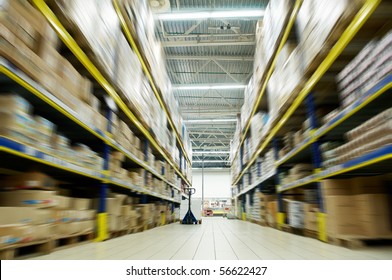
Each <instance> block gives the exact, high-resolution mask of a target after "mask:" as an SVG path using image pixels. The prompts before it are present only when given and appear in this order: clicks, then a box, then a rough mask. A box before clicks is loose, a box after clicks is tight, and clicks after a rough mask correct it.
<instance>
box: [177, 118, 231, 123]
mask: <svg viewBox="0 0 392 280" xmlns="http://www.w3.org/2000/svg"><path fill="white" fill-rule="evenodd" d="M236 121H237V119H200V120H183V122H184V123H209V122H212V123H214V122H236Z"/></svg>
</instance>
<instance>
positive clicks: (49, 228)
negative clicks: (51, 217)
mask: <svg viewBox="0 0 392 280" xmlns="http://www.w3.org/2000/svg"><path fill="white" fill-rule="evenodd" d="M54 235H56V225H55V224H53V223H52V224H41V225H35V226H34V228H33V237H32V238H33V240H42V239H48V238H51V237H53V236H54Z"/></svg>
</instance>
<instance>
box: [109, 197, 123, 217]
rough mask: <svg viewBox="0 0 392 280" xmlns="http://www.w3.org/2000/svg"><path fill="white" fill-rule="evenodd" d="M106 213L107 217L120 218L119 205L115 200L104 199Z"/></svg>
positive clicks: (118, 201) (117, 200)
mask: <svg viewBox="0 0 392 280" xmlns="http://www.w3.org/2000/svg"><path fill="white" fill-rule="evenodd" d="M106 212H107V213H108V214H109V215H115V216H120V215H121V203H120V200H119V199H116V198H106Z"/></svg>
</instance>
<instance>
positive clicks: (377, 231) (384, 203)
mask: <svg viewBox="0 0 392 280" xmlns="http://www.w3.org/2000/svg"><path fill="white" fill-rule="evenodd" d="M354 199H355V204H356V209H357V215H358V220H359V224H360V226H361V227H362V230H363V234H364V235H366V236H375V237H377V236H383V235H388V234H391V233H392V225H391V216H390V211H391V209H390V205H389V197H388V195H387V194H360V195H355V196H354Z"/></svg>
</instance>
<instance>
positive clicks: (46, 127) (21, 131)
mask: <svg viewBox="0 0 392 280" xmlns="http://www.w3.org/2000/svg"><path fill="white" fill-rule="evenodd" d="M32 110H33V107H32V106H31V105H30V104H29V103H28V102H27V101H26V100H25V99H23V98H22V97H20V96H18V95H15V94H8V93H4V94H0V115H1V116H2V120H3V121H2V122H1V124H0V133H1V134H2V136H5V137H8V138H11V139H13V140H15V141H18V142H22V143H23V144H27V145H29V146H32V147H34V148H37V149H39V150H42V151H44V152H49V153H53V152H54V151H55V154H56V156H57V157H59V158H62V159H65V160H67V161H70V162H72V163H74V164H77V165H79V166H83V167H86V168H90V169H96V170H100V169H101V168H102V158H100V157H99V156H98V154H97V153H95V152H93V151H92V150H91V149H90V148H89V147H87V146H86V145H83V144H79V143H76V144H75V145H74V147H71V145H70V140H69V139H68V138H66V137H65V136H62V135H60V134H59V133H56V125H55V124H53V123H52V122H51V121H49V120H47V119H45V118H43V117H41V116H33V115H32V114H31V112H32Z"/></svg>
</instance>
